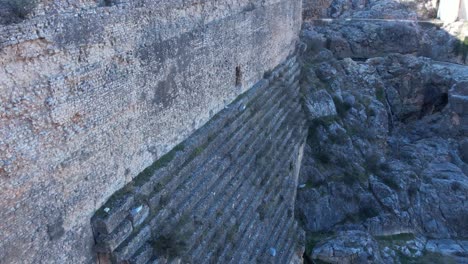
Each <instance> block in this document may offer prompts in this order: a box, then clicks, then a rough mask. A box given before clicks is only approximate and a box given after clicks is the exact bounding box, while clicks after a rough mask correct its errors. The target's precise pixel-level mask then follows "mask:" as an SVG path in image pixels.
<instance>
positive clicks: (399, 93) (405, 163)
mask: <svg viewBox="0 0 468 264" xmlns="http://www.w3.org/2000/svg"><path fill="white" fill-rule="evenodd" d="M302 36H303V40H304V42H305V43H307V44H308V45H309V49H308V52H306V54H305V56H304V65H305V66H304V69H303V76H304V81H303V83H304V87H303V89H304V92H303V93H305V97H306V98H316V97H317V96H316V94H319V93H321V94H325V93H326V94H328V95H330V96H331V97H332V98H333V101H334V106H335V109H336V113H337V114H336V115H335V116H327V117H320V116H314V115H311V114H309V119H310V120H311V122H310V128H309V135H308V140H307V144H306V147H305V151H304V159H303V164H302V168H301V173H300V185H299V190H298V197H297V201H296V209H297V210H296V216H297V217H298V218H299V219H300V220H301V221H302V223H303V226H304V227H305V229H306V232H307V240H308V243H307V244H308V245H309V246H308V248H307V249H306V253H307V254H308V257H310V258H315V259H318V260H321V261H325V262H329V263H406V262H407V261H422V263H427V261H433V262H434V261H435V262H436V263H438V262H437V261H441V262H440V263H451V262H453V263H466V262H467V261H468V248H467V247H466V243H467V242H466V240H464V239H466V237H467V233H466V232H467V230H468V226H467V223H468V206H467V204H466V199H467V193H468V177H467V176H468V164H467V163H466V159H465V157H466V150H465V149H466V136H467V132H466V131H467V130H466V126H467V124H468V122H467V119H466V113H465V107H466V98H465V95H464V94H465V93H466V92H467V91H468V90H467V86H466V81H467V80H468V67H467V66H463V65H456V64H449V63H443V62H437V61H434V60H431V59H429V58H424V57H416V56H414V55H401V54H390V55H388V56H384V57H374V58H370V59H367V60H363V61H357V62H356V61H353V60H351V59H348V58H345V59H343V60H337V59H335V58H334V57H333V53H332V52H330V51H329V50H327V49H325V48H324V47H326V46H323V45H321V44H320V43H322V40H323V39H324V36H323V35H321V34H318V33H316V32H303V34H302ZM348 39H349V38H348ZM317 43H318V44H317ZM335 54H336V53H335ZM336 55H337V57H341V55H340V53H338V54H336ZM330 96H323V97H322V98H323V100H324V102H323V103H322V104H321V105H322V106H323V107H322V108H323V109H321V111H325V110H326V112H328V113H332V112H333V111H330V110H328V108H329V107H328V106H329V104H327V103H326V102H327V101H328V99H327V98H329V97H330ZM307 104H308V103H307V100H306V101H305V105H307ZM316 105H317V104H316ZM321 111H318V112H319V113H320V112H321ZM429 238H431V239H429ZM405 261H406V262H405ZM410 263H412V262H410ZM418 263H419V262H418ZM431 263H432V262H431Z"/></svg>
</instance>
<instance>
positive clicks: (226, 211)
mask: <svg viewBox="0 0 468 264" xmlns="http://www.w3.org/2000/svg"><path fill="white" fill-rule="evenodd" d="M239 181H240V183H241V182H244V183H245V180H243V179H241V178H239ZM239 194H240V193H239ZM218 210H219V209H218ZM214 211H215V210H213V212H214ZM220 211H222V212H223V214H224V215H228V214H229V210H226V208H225V209H223V210H220ZM206 218H208V219H210V215H208V216H206Z"/></svg>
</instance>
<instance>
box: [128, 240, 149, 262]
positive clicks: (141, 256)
mask: <svg viewBox="0 0 468 264" xmlns="http://www.w3.org/2000/svg"><path fill="white" fill-rule="evenodd" d="M152 257H153V247H152V246H151V245H150V244H145V245H144V246H143V247H142V248H141V249H140V250H139V251H138V252H137V253H136V254H135V256H133V257H132V258H131V259H130V261H129V263H130V264H146V263H148V261H149V260H150V259H151V258H152Z"/></svg>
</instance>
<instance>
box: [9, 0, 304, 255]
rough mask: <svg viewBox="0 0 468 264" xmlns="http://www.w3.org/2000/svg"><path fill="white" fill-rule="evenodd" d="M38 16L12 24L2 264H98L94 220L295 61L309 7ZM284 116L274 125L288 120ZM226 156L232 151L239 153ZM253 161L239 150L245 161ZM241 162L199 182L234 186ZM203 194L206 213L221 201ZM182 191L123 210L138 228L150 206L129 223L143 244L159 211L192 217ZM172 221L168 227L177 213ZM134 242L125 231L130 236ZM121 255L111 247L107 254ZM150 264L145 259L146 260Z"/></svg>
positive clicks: (296, 3)
mask: <svg viewBox="0 0 468 264" xmlns="http://www.w3.org/2000/svg"><path fill="white" fill-rule="evenodd" d="M37 2H38V5H37V7H36V8H35V9H34V10H33V12H32V13H31V14H28V16H27V17H26V18H25V19H22V20H21V21H16V22H18V23H12V24H8V25H3V24H0V189H1V192H0V217H1V219H2V221H1V222H0V230H1V232H0V262H2V263H92V262H95V261H96V260H95V259H94V258H95V257H94V256H95V253H94V252H93V250H92V247H93V244H94V239H93V233H92V230H91V224H90V218H91V216H92V215H93V214H94V212H95V211H96V210H97V209H98V208H100V207H101V206H102V205H103V204H104V203H105V202H106V200H108V199H109V197H110V196H111V195H112V194H113V193H114V192H115V191H117V190H119V189H120V188H122V187H123V186H124V185H125V184H127V183H128V182H130V181H131V180H132V179H133V178H134V177H136V176H137V175H138V174H139V173H140V172H141V171H143V170H144V169H145V168H146V167H148V166H149V165H151V164H152V163H153V162H154V161H155V160H157V159H160V158H161V157H162V156H163V155H164V154H166V153H167V152H169V150H171V149H172V148H174V147H175V146H176V145H177V144H179V143H180V142H182V141H183V140H184V139H186V138H187V137H188V136H189V135H191V134H192V133H193V132H194V131H196V130H197V129H199V128H200V127H202V126H203V125H204V124H205V123H206V122H207V121H208V120H210V118H212V117H213V116H214V115H215V114H216V113H218V112H219V111H221V110H222V109H224V108H225V107H226V106H227V105H228V104H229V103H230V102H232V101H233V100H234V99H235V98H236V97H237V96H239V95H240V94H242V93H244V92H245V91H247V90H248V89H249V88H251V87H252V86H253V85H254V84H256V83H257V82H258V81H260V80H261V79H262V77H263V75H264V73H265V72H268V71H271V70H272V69H274V68H275V67H276V66H278V65H279V64H281V63H282V62H284V61H285V60H286V58H287V57H288V56H289V55H290V54H291V53H292V52H293V51H294V50H295V48H296V42H297V39H298V31H299V29H300V26H301V5H302V4H301V1H300V0H268V1H264V0H239V1H233V0H221V1H220V0H203V1H200V0H184V1H182V0H174V1H172V0H171V1H153V0H135V1H129V0H119V1H107V0H106V1H96V0H66V1H64V0H38V1H37ZM2 3H3V2H2ZM0 9H2V7H0ZM2 12H3V10H0V13H2ZM3 15H4V13H2V14H1V16H2V18H3ZM0 20H1V19H0ZM0 23H2V22H0ZM283 95H284V94H283ZM285 100H286V99H285ZM278 102H279V101H278ZM282 107H284V105H282ZM258 111H259V112H260V111H264V110H263V109H259V110H258ZM283 112H284V113H283ZM283 112H281V113H274V114H273V115H276V114H277V115H278V116H272V114H271V113H269V116H268V117H269V118H272V120H273V119H274V120H276V119H278V118H280V117H282V116H279V115H280V114H286V113H287V114H289V111H286V109H284V110H283ZM260 121H261V120H258V121H254V120H252V124H254V123H255V122H260ZM277 121H278V122H279V121H281V120H277ZM238 123H241V121H238ZM252 129H254V128H253V127H252ZM272 129H276V128H272ZM280 131H283V130H280ZM241 133H242V134H236V135H235V137H234V139H233V140H234V141H233V142H235V141H237V142H240V141H241V140H242V139H244V135H249V134H251V133H254V132H253V130H250V129H247V128H246V129H243V130H242V132H241ZM245 139H246V140H247V139H249V140H250V139H251V138H245ZM237 142H236V143H237ZM217 143H218V144H222V145H225V147H226V148H227V149H226V150H228V146H227V144H228V142H217ZM245 143H246V144H255V143H254V142H245ZM229 144H231V143H229ZM193 145H197V144H196V142H194V143H193ZM197 146H198V145H197ZM199 146H201V145H199ZM207 148H208V147H207ZM243 150H244V148H243V147H241V146H239V150H238V152H237V154H239V155H240V154H242V151H243ZM180 155H181V153H176V157H175V158H174V160H179V161H180V163H173V164H171V165H170V166H171V168H172V167H180V168H181V169H182V168H184V169H185V168H186V171H187V172H188V171H194V169H196V168H198V167H200V166H199V165H200V164H197V166H195V165H193V166H192V165H190V164H187V166H185V167H181V165H182V164H183V162H182V160H183V159H184V157H179V156H180ZM204 155H205V153H203V154H201V155H199V156H198V157H197V161H198V160H202V159H204V158H206V157H205V156H204ZM206 155H208V154H206ZM231 158H235V157H227V156H225V155H220V156H219V157H218V160H216V161H214V160H213V162H212V163H213V164H214V165H213V164H210V165H207V167H204V166H201V168H206V171H199V174H197V179H198V178H201V177H203V178H204V179H205V181H206V184H208V181H211V180H213V179H214V178H212V177H211V176H210V173H212V172H213V173H214V171H215V169H216V174H215V175H221V174H220V173H221V172H220V171H222V170H223V169H229V168H231V167H229V166H228V163H230V162H231ZM248 161H250V160H247V161H246V162H248ZM222 164H224V166H226V167H225V168H223V167H221V165H222ZM246 164H247V163H246ZM212 165H213V166H214V167H213V169H211V166H212ZM218 165H219V166H218ZM209 167H210V169H208V168H209ZM167 170H168V172H167V174H168V175H174V174H173V172H172V171H171V172H169V171H170V170H169V169H168V168H167ZM187 172H185V171H184V172H182V173H181V175H188V174H187ZM169 173H170V174H169ZM230 173H231V174H229V175H231V176H230V177H235V176H236V175H237V172H235V171H233V172H230ZM247 174H250V175H251V176H252V177H253V174H252V172H250V173H247ZM158 175H161V177H162V175H163V174H162V173H158ZM223 175H224V174H223ZM226 175H227V174H226ZM213 177H214V176H213ZM174 179H180V177H174ZM157 183H159V180H158V181H155V184H157ZM198 183H199V182H198V181H196V182H190V181H188V182H187V184H188V185H190V188H189V189H190V190H192V188H193V190H195V189H196V190H199V191H198V192H197V193H196V195H197V199H201V198H204V199H210V198H211V197H202V194H205V192H204V191H206V190H205V189H203V188H206V187H207V186H205V185H204V184H202V185H201V186H198V185H197V184H198ZM210 184H212V183H211V182H210ZM219 184H221V182H219ZM223 184H224V183H223ZM188 185H187V186H188ZM195 185H197V186H195ZM179 186H183V185H180V182H175V181H171V182H168V183H167V187H168V188H167V190H164V191H162V192H158V193H157V194H155V195H151V196H148V197H151V199H150V200H148V201H145V203H140V202H141V200H138V199H135V198H134V200H133V201H127V202H129V203H130V204H131V206H130V207H128V206H127V205H128V204H127V202H124V201H122V207H119V209H118V210H121V211H120V212H123V213H124V214H125V215H124V216H125V217H126V214H127V213H128V212H129V210H133V209H135V210H136V209H137V208H139V207H140V206H142V207H141V208H142V211H138V212H136V211H135V213H136V214H135V215H133V216H132V217H130V218H128V219H129V220H130V222H132V225H131V228H132V230H134V232H136V231H137V230H143V229H144V228H145V227H146V226H147V225H148V223H145V222H142V221H143V220H142V219H143V218H145V216H146V219H148V215H150V214H151V213H152V212H154V210H157V209H156V208H155V207H157V205H158V204H160V203H164V202H167V203H170V204H171V206H172V205H173V204H174V203H177V205H178V206H184V208H186V209H187V210H189V208H190V207H191V206H193V204H190V201H191V199H192V198H190V197H185V196H183V194H184V191H183V188H182V187H180V189H179V190H177V191H176V189H177V188H178V187H179ZM145 187H148V189H147V191H151V192H152V191H153V190H154V186H149V185H148V186H145ZM187 188H188V187H187ZM142 192H143V190H142ZM148 195H149V194H148ZM172 195H174V196H176V197H177V200H176V199H174V200H172V199H169V200H168V197H169V196H172ZM158 200H159V201H158ZM174 205H175V204H174ZM203 206H206V205H204V204H203V203H202V204H200V205H199V207H203ZM112 208H114V207H112ZM171 208H174V207H171ZM115 210H117V209H115ZM200 210H201V209H200ZM112 213H114V212H112ZM166 213H168V214H171V213H172V212H166ZM121 216H122V215H120V214H116V215H115V217H114V218H112V217H111V218H108V219H106V220H103V221H102V222H99V223H98V222H96V229H97V230H96V231H99V232H102V233H103V234H106V233H112V232H113V231H114V230H115V228H118V227H119V225H121V220H122V219H121ZM159 217H160V218H161V219H167V218H165V217H164V210H162V211H161V212H160V214H159ZM159 223H160V222H158V221H156V225H159ZM128 230H129V227H128V225H126V226H125V228H123V229H121V232H122V234H124V233H125V234H126V232H127V231H128ZM145 230H146V229H145ZM151 233H152V234H153V232H151ZM131 238H132V237H129V238H128V239H131ZM118 242H119V241H118V239H116V240H113V241H109V242H108V245H107V248H108V250H111V249H113V248H114V247H115V245H114V244H112V243H118ZM135 243H136V242H135ZM135 245H136V244H135ZM138 245H139V247H138V248H136V249H141V246H140V243H138ZM141 245H142V246H143V245H144V244H141ZM122 252H123V251H122ZM145 252H147V251H145ZM141 256H142V257H141V258H138V259H144V256H146V255H145V254H143V253H142V255H141Z"/></svg>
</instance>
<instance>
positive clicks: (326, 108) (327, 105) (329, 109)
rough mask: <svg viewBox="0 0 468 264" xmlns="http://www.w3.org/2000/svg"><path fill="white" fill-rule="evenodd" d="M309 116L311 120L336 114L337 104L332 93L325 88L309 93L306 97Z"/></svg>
mask: <svg viewBox="0 0 468 264" xmlns="http://www.w3.org/2000/svg"><path fill="white" fill-rule="evenodd" d="M305 106H306V109H307V117H308V118H309V119H310V120H314V119H316V118H321V117H330V116H335V115H336V108H335V104H334V103H333V99H332V98H331V96H330V94H328V93H327V92H326V91H324V90H319V91H316V92H312V93H311V94H308V95H307V97H306V98H305Z"/></svg>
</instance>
